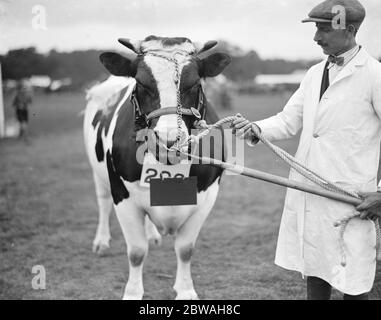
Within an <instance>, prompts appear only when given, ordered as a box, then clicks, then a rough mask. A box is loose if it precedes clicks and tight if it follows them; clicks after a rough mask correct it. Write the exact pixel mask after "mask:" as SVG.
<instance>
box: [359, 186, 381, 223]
mask: <svg viewBox="0 0 381 320" xmlns="http://www.w3.org/2000/svg"><path fill="white" fill-rule="evenodd" d="M359 196H361V197H362V198H363V202H362V203H361V204H360V205H358V206H357V207H356V210H357V211H359V212H361V215H360V218H361V219H371V220H376V219H378V218H380V217H381V193H379V192H364V193H362V192H360V193H359Z"/></svg>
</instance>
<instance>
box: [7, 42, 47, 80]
mask: <svg viewBox="0 0 381 320" xmlns="http://www.w3.org/2000/svg"><path fill="white" fill-rule="evenodd" d="M44 62H45V58H44V56H43V55H42V54H39V53H37V52H36V49H35V48H33V47H31V48H25V49H17V50H10V51H9V52H8V53H7V54H6V55H5V56H2V57H1V64H2V71H3V78H4V79H14V80H19V79H21V78H26V77H30V76H31V75H33V74H41V73H42V74H44V72H45V71H46V70H45V65H44Z"/></svg>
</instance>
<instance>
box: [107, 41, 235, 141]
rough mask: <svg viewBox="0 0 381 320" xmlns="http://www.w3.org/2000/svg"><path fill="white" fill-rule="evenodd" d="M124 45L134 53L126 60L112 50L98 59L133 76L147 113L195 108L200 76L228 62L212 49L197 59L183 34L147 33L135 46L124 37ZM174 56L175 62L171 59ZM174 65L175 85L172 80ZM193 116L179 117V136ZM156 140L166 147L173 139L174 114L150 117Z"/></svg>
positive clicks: (175, 129)
mask: <svg viewBox="0 0 381 320" xmlns="http://www.w3.org/2000/svg"><path fill="white" fill-rule="evenodd" d="M123 44H124V45H126V46H127V47H128V48H130V49H132V50H134V51H135V52H137V53H138V56H137V58H136V59H135V60H130V59H128V58H125V57H123V56H121V55H119V54H116V53H109V52H108V53H103V54H102V55H101V57H100V58H101V61H102V63H103V64H104V66H105V67H106V68H107V69H108V70H109V71H110V72H111V73H112V74H114V75H117V76H129V77H134V78H135V79H136V97H137V100H138V103H139V106H140V110H141V111H142V112H143V113H144V114H145V115H148V114H150V113H151V112H152V111H154V110H157V109H163V108H167V107H177V106H178V95H180V102H181V107H183V108H187V109H190V108H191V107H193V108H197V107H198V102H199V95H200V90H201V89H202V88H201V83H200V79H201V78H203V77H214V76H216V75H218V74H219V73H221V72H222V71H223V69H224V68H225V67H226V66H227V65H228V64H229V63H230V57H229V56H228V55H226V54H221V53H215V54H212V55H211V56H209V57H207V58H204V59H200V58H198V57H197V56H196V54H197V50H196V48H195V46H194V45H193V43H192V42H191V41H190V40H189V39H186V38H159V37H155V36H150V37H147V38H146V39H145V40H144V41H142V42H140V43H139V45H138V46H139V47H138V48H136V45H135V46H134V45H133V44H131V43H130V42H127V43H126V41H125V40H124V42H123ZM173 59H175V60H176V62H177V63H175V62H174V61H173ZM176 65H177V71H178V73H177V74H178V78H179V79H178V80H179V81H180V84H179V86H178V85H177V84H176ZM195 120H196V118H195V117H193V116H189V115H184V116H183V117H182V119H181V137H182V140H183V141H184V140H185V139H187V138H188V136H189V133H190V130H191V129H192V128H193V127H192V126H193V123H194V121H195ZM149 128H150V129H152V130H153V131H154V133H155V134H156V136H157V137H158V139H159V141H160V142H161V143H163V144H165V145H166V146H167V147H168V148H170V147H171V146H172V145H173V144H174V143H175V142H176V140H177V135H178V133H179V132H178V115H177V114H168V115H161V116H160V117H157V118H154V119H152V120H151V121H150V123H149Z"/></svg>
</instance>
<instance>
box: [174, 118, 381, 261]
mask: <svg viewBox="0 0 381 320" xmlns="http://www.w3.org/2000/svg"><path fill="white" fill-rule="evenodd" d="M238 117H239V115H237V116H230V117H226V118H223V119H221V120H219V121H217V122H216V123H214V124H212V125H208V124H207V123H206V121H205V120H200V121H196V123H195V127H196V128H197V129H204V130H203V131H201V132H200V133H199V134H198V135H196V136H194V135H191V136H190V137H189V138H188V140H187V141H186V142H184V143H182V144H181V145H180V144H177V145H176V147H172V148H171V149H176V150H177V151H179V150H180V148H181V147H183V146H185V145H188V144H189V143H190V142H195V143H198V141H199V140H200V139H202V138H204V137H205V136H207V135H208V134H209V133H210V131H211V130H212V129H215V128H219V127H221V126H222V125H223V124H225V123H231V122H233V121H234V120H236V119H237V118H238ZM252 130H253V132H254V134H255V136H256V137H257V138H258V139H259V140H260V141H261V142H262V143H263V144H265V145H266V146H267V147H269V148H270V149H271V150H272V151H273V152H274V153H275V154H276V155H277V156H278V157H280V158H281V159H282V160H283V161H285V162H286V163H287V164H288V165H289V166H290V167H291V168H293V169H294V170H295V171H297V172H298V173H300V174H301V175H302V176H304V177H305V178H307V179H308V180H310V181H312V182H313V183H315V184H317V185H319V186H321V187H322V188H324V189H325V190H329V191H333V192H337V193H341V194H345V195H349V196H352V197H354V198H357V199H361V197H360V196H359V195H358V193H357V192H355V191H349V190H346V189H344V188H342V187H340V186H338V185H337V184H335V183H333V182H331V181H329V180H327V179H325V178H324V177H322V176H321V175H319V174H317V173H316V172H314V171H312V170H311V169H309V168H307V167H306V166H305V165H303V164H302V163H301V162H300V161H299V160H298V159H296V158H295V157H293V156H292V155H290V154H289V153H287V152H286V151H285V150H283V149H281V148H280V147H278V146H276V145H274V144H272V143H271V142H270V141H269V140H267V139H266V138H265V137H264V136H263V135H262V133H261V132H260V131H259V130H258V128H257V127H256V126H254V125H253V126H252ZM359 215H360V213H359V212H356V213H354V214H351V215H349V216H347V217H345V218H343V219H341V220H338V221H335V223H334V226H335V227H340V231H339V245H340V252H341V265H342V266H343V267H345V266H346V264H347V262H346V254H345V243H344V233H345V229H346V227H347V225H348V223H349V221H350V220H351V219H353V218H356V217H358V216H359ZM374 223H375V229H376V238H377V240H376V241H377V245H376V253H377V254H376V258H377V260H381V231H380V225H379V221H378V219H377V220H376V221H374Z"/></svg>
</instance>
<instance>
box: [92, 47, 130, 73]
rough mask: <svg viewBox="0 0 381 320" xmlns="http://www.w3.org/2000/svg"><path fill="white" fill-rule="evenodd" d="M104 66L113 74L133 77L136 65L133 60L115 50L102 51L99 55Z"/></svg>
mask: <svg viewBox="0 0 381 320" xmlns="http://www.w3.org/2000/svg"><path fill="white" fill-rule="evenodd" d="M99 59H100V60H101V62H102V64H103V65H104V66H105V68H106V69H107V70H108V71H109V72H110V73H111V74H113V75H114V76H125V77H134V76H135V74H136V67H135V66H134V64H133V61H132V60H130V59H128V58H126V57H123V56H122V55H120V54H118V53H115V52H104V53H102V54H101V55H100V56H99Z"/></svg>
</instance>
